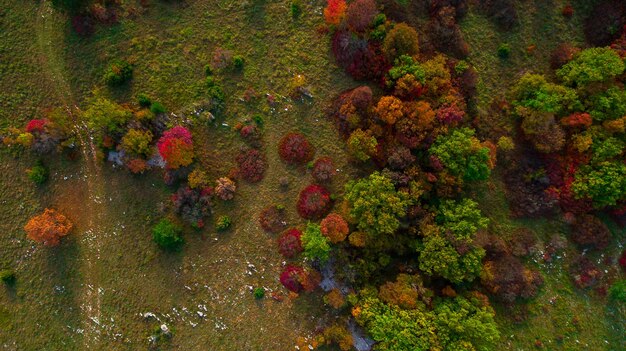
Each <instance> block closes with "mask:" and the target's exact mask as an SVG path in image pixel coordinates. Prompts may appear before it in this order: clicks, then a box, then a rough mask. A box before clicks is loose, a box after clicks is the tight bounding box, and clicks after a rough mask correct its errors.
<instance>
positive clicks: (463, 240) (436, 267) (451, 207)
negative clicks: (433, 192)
mask: <svg viewBox="0 0 626 351" xmlns="http://www.w3.org/2000/svg"><path fill="white" fill-rule="evenodd" d="M436 221H437V223H438V225H435V224H425V225H423V226H422V233H421V234H422V237H423V239H422V241H421V242H420V243H419V244H418V251H419V262H420V263H419V265H420V269H421V270H423V271H424V272H426V273H428V274H430V275H438V276H441V277H443V278H445V279H448V280H449V281H451V282H453V283H460V282H462V281H472V280H474V279H475V278H476V277H477V276H478V275H479V274H480V271H481V268H482V259H483V257H484V256H485V250H483V249H482V248H480V247H476V246H475V245H474V237H475V235H476V232H477V231H478V230H480V229H484V228H486V227H487V224H488V223H489V221H488V219H487V218H485V217H483V215H482V214H481V212H480V210H479V209H478V204H477V203H476V202H474V201H472V200H470V199H463V200H461V201H460V202H455V201H452V200H448V201H445V202H443V203H442V204H441V205H440V206H439V211H438V215H437V217H436Z"/></svg>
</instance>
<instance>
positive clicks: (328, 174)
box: [311, 157, 337, 183]
mask: <svg viewBox="0 0 626 351" xmlns="http://www.w3.org/2000/svg"><path fill="white" fill-rule="evenodd" d="M311 174H312V175H313V179H315V181H317V182H320V183H324V182H328V181H330V180H331V179H332V178H333V177H334V176H335V175H337V169H336V168H335V164H334V163H333V160H332V159H331V158H330V157H320V158H318V159H317V160H315V163H314V164H313V170H312V171H311Z"/></svg>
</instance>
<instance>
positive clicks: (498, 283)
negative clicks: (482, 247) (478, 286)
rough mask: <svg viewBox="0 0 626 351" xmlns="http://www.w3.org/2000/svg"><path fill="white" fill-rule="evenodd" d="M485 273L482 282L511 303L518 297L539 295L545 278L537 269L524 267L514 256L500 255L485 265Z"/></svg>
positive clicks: (492, 292) (500, 297)
mask: <svg viewBox="0 0 626 351" xmlns="http://www.w3.org/2000/svg"><path fill="white" fill-rule="evenodd" d="M483 272H484V273H485V274H483V275H482V277H481V283H482V284H483V286H485V288H487V290H488V291H489V292H490V293H491V294H493V295H495V296H496V297H497V298H499V299H500V300H502V301H505V302H508V303H511V302H514V301H515V300H516V299H518V298H525V299H527V298H531V297H533V296H535V295H537V292H538V291H539V287H540V286H541V285H542V284H543V278H542V277H541V274H539V272H537V271H531V270H530V269H528V268H526V267H524V265H523V264H522V262H521V261H520V260H519V259H518V258H517V257H514V256H511V255H508V254H505V255H500V256H499V257H498V258H496V259H495V260H493V261H487V262H485V264H484V265H483Z"/></svg>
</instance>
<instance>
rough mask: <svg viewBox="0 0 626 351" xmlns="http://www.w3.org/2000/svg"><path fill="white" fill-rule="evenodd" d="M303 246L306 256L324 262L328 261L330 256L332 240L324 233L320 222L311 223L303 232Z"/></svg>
mask: <svg viewBox="0 0 626 351" xmlns="http://www.w3.org/2000/svg"><path fill="white" fill-rule="evenodd" d="M301 240H302V246H303V247H304V257H306V258H308V259H310V260H315V259H318V260H320V261H321V262H322V263H323V262H326V261H328V258H329V257H330V241H329V240H328V238H327V237H325V236H324V235H323V234H322V231H321V229H320V226H319V225H318V224H314V223H309V224H307V226H306V229H305V230H304V233H302V237H301Z"/></svg>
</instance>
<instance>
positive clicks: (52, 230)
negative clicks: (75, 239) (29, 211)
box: [24, 208, 73, 246]
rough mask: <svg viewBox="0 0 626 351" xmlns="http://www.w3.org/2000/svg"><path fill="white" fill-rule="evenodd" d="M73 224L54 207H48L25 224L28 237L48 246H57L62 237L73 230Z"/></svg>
mask: <svg viewBox="0 0 626 351" xmlns="http://www.w3.org/2000/svg"><path fill="white" fill-rule="evenodd" d="M72 227H73V224H72V222H70V220H69V219H67V217H65V216H64V215H62V214H60V213H58V212H57V211H56V210H54V209H49V208H46V209H45V210H44V212H43V213H42V214H40V215H38V216H35V217H33V218H31V219H30V220H29V221H28V223H26V225H25V226H24V230H25V231H26V237H28V238H29V239H30V240H33V241H36V242H38V243H42V244H44V245H46V246H56V245H58V244H59V240H60V239H61V237H64V236H66V235H67V234H69V232H70V231H71V230H72Z"/></svg>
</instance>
